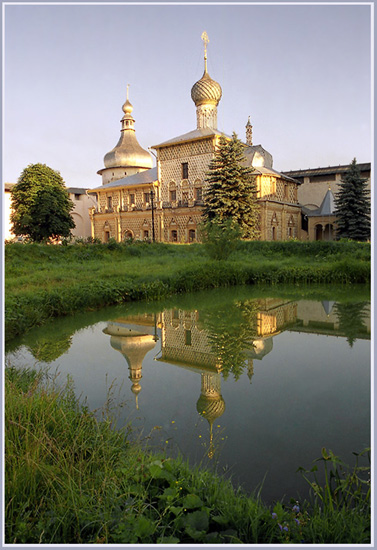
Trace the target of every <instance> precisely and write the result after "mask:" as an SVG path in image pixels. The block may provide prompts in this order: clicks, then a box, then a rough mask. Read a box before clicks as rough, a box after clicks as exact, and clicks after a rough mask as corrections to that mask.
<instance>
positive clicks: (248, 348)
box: [7, 287, 370, 501]
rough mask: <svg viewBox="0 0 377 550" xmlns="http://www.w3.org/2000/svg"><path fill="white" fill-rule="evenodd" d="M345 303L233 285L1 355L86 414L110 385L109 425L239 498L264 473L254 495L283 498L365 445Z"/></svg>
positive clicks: (56, 332) (356, 312) (355, 333)
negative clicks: (317, 469)
mask: <svg viewBox="0 0 377 550" xmlns="http://www.w3.org/2000/svg"><path fill="white" fill-rule="evenodd" d="M348 293H349V291H348V290H347V289H344V288H340V289H334V288H332V287H331V288H328V289H325V290H324V289H323V288H320V289H319V290H318V289H315V288H313V287H310V288H308V289H306V291H305V294H304V292H303V291H302V290H299V291H297V289H292V288H287V289H281V288H275V289H274V288H272V289H267V291H266V289H260V288H250V287H248V288H245V287H240V288H235V289H228V290H227V289H219V290H218V291H211V292H207V293H200V294H195V295H187V296H181V297H174V298H172V299H171V300H170V301H169V302H164V303H163V304H158V303H151V304H141V303H140V304H128V305H126V306H119V307H114V308H109V309H107V310H101V311H98V312H90V313H85V314H84V313H82V314H78V315H75V316H74V317H71V318H68V317H67V318H62V319H58V320H56V321H54V322H51V323H50V324H49V325H48V326H45V327H41V328H39V329H35V330H34V331H31V332H30V333H28V334H27V335H25V337H23V338H22V339H19V340H15V341H13V342H11V343H10V344H8V345H7V358H8V359H9V361H10V362H11V363H12V364H13V365H15V366H17V365H19V366H32V365H34V364H35V363H37V366H38V365H39V364H40V365H41V367H44V366H45V365H44V363H47V364H48V365H49V366H50V370H51V372H52V373H54V372H55V371H58V372H59V373H60V378H61V380H62V381H63V383H64V381H65V379H66V376H69V377H70V378H71V379H72V380H73V383H74V387H75V391H76V395H77V396H78V397H80V396H81V397H82V398H87V404H88V406H89V407H90V408H91V409H93V410H96V409H100V408H101V406H103V404H104V403H107V397H108V390H109V387H110V386H111V385H112V383H113V381H115V384H114V386H112V387H115V388H116V390H115V391H116V393H115V394H114V395H113V396H112V397H113V398H112V401H111V403H112V406H113V407H115V408H116V412H115V411H114V412H115V414H117V415H118V414H119V416H117V425H119V426H122V425H125V424H127V423H128V422H130V421H131V422H132V425H133V428H134V430H135V433H137V432H138V429H139V428H140V429H141V430H143V436H144V435H146V436H148V435H149V434H151V433H152V432H153V434H154V436H153V442H154V443H156V444H158V445H159V448H161V445H162V447H164V448H165V447H166V448H167V452H168V454H170V455H175V454H176V453H177V452H180V453H181V454H182V455H183V456H184V457H186V458H187V459H188V460H189V461H190V462H191V464H198V463H204V464H205V465H207V466H209V467H211V468H213V469H215V468H217V469H218V470H219V471H220V472H223V469H230V470H231V472H232V475H233V478H234V480H235V483H241V484H242V485H243V486H244V487H245V488H246V489H250V490H252V489H254V488H255V487H256V486H257V485H258V484H259V483H260V482H261V480H262V479H263V478H264V477H265V475H266V472H268V473H267V477H266V480H265V482H264V485H263V493H262V495H263V498H264V499H266V500H267V501H272V500H273V499H274V498H280V497H281V496H282V495H283V494H286V495H287V496H288V498H289V497H291V496H293V495H295V494H297V492H303V493H305V492H306V489H307V487H306V483H305V482H304V481H303V480H302V479H301V478H300V476H299V475H298V474H296V473H295V472H296V469H297V467H298V466H304V467H306V468H309V467H311V461H312V460H313V459H315V458H317V457H318V456H319V454H320V450H321V448H322V447H327V448H330V449H331V450H333V451H334V452H335V454H338V455H340V456H341V457H342V458H343V459H344V460H345V461H346V462H352V460H353V457H352V452H353V451H355V452H358V451H360V450H362V449H363V448H364V447H366V446H368V445H369V444H370V357H369V354H370V343H369V342H368V340H369V339H370V302H369V301H368V298H369V297H368V293H367V290H365V289H356V288H353V290H352V296H349V295H348ZM33 358H35V360H36V361H35V360H34V359H33ZM118 388H119V393H118ZM99 414H100V413H99ZM155 426H160V427H161V429H160V430H154V428H155ZM167 441H168V442H169V443H166V442H167ZM150 442H151V440H148V443H150Z"/></svg>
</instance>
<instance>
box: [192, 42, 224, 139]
mask: <svg viewBox="0 0 377 550" xmlns="http://www.w3.org/2000/svg"><path fill="white" fill-rule="evenodd" d="M201 38H202V40H203V42H204V73H203V76H202V78H201V79H200V80H198V82H195V84H194V85H193V87H192V88H191V98H192V100H193V102H194V103H195V106H196V121H197V129H198V130H199V129H201V128H212V129H213V130H216V129H217V106H218V104H219V101H220V99H221V95H222V90H221V86H220V84H219V83H218V82H216V81H215V80H212V78H211V77H210V76H209V74H208V71H207V44H208V42H209V39H208V35H207V33H206V32H205V31H204V32H203V34H202V37H201Z"/></svg>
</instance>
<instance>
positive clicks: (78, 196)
mask: <svg viewBox="0 0 377 550" xmlns="http://www.w3.org/2000/svg"><path fill="white" fill-rule="evenodd" d="M79 200H80V195H79V193H75V201H79Z"/></svg>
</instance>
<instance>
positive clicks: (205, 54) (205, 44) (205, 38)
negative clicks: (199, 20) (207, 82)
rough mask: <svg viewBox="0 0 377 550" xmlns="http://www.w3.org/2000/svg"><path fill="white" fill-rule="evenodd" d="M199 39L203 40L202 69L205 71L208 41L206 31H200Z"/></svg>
mask: <svg viewBox="0 0 377 550" xmlns="http://www.w3.org/2000/svg"><path fill="white" fill-rule="evenodd" d="M201 39H202V40H203V42H204V69H205V71H206V72H207V44H208V42H209V38H208V34H207V33H206V31H204V32H203V33H202V36H201Z"/></svg>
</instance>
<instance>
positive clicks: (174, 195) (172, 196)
mask: <svg viewBox="0 0 377 550" xmlns="http://www.w3.org/2000/svg"><path fill="white" fill-rule="evenodd" d="M170 200H171V201H172V202H174V201H176V200H177V191H176V190H174V191H170Z"/></svg>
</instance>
